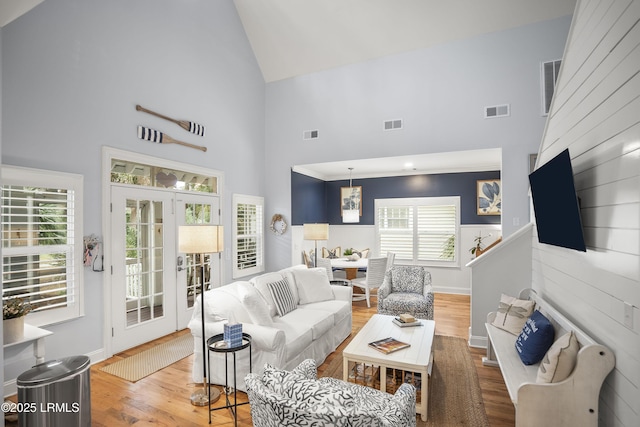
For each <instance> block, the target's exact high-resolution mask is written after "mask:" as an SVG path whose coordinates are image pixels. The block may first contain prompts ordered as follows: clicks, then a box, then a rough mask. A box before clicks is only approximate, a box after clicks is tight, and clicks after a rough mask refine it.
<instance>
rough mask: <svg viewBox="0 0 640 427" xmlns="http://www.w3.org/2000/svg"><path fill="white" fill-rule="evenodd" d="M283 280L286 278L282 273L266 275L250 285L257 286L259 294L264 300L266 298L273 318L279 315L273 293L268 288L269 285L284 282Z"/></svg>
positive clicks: (253, 280)
mask: <svg viewBox="0 0 640 427" xmlns="http://www.w3.org/2000/svg"><path fill="white" fill-rule="evenodd" d="M283 278H284V276H283V275H282V274H280V273H265V274H262V275H260V276H257V277H254V278H253V279H251V280H250V283H252V284H253V286H255V288H256V289H257V290H258V292H260V295H262V298H264V300H265V301H266V302H267V305H268V306H269V315H270V316H271V317H273V316H275V315H276V314H278V311H277V309H276V304H275V303H274V301H273V297H272V296H271V292H270V291H269V288H268V287H267V284H268V283H273V282H277V281H279V280H282V279H283Z"/></svg>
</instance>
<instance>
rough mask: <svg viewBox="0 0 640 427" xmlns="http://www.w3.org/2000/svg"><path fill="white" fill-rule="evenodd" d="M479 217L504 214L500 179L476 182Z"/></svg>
mask: <svg viewBox="0 0 640 427" xmlns="http://www.w3.org/2000/svg"><path fill="white" fill-rule="evenodd" d="M476 191H477V200H478V215H501V214H502V186H501V184H500V180H499V179H482V180H478V181H476Z"/></svg>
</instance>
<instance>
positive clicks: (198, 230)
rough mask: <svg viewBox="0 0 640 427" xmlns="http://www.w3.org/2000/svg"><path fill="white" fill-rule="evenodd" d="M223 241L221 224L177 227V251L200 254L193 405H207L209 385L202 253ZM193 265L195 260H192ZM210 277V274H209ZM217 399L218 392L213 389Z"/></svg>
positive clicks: (220, 247)
mask: <svg viewBox="0 0 640 427" xmlns="http://www.w3.org/2000/svg"><path fill="white" fill-rule="evenodd" d="M223 242H224V230H223V227H222V226H221V225H209V224H205V225H182V226H180V227H179V228H178V251H179V252H183V253H185V254H186V253H192V254H200V260H201V264H202V265H201V266H200V317H201V322H202V369H203V371H204V372H203V374H204V375H203V383H202V385H203V387H202V389H201V390H196V391H195V392H194V393H193V394H192V395H191V404H192V405H195V406H207V405H208V404H209V400H210V394H209V393H210V392H211V386H210V384H209V382H208V381H207V364H206V362H205V360H206V355H207V343H206V336H205V331H204V291H205V288H204V255H205V254H210V253H217V252H222V250H223ZM194 265H195V262H194ZM210 277H212V276H210ZM215 391H216V393H217V397H215V398H213V399H211V400H217V399H218V398H219V397H220V392H218V390H215Z"/></svg>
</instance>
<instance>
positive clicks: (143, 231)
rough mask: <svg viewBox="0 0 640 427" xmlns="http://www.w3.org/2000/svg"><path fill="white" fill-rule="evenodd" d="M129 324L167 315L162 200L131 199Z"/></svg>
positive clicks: (127, 233) (128, 211)
mask: <svg viewBox="0 0 640 427" xmlns="http://www.w3.org/2000/svg"><path fill="white" fill-rule="evenodd" d="M125 215H126V227H125V240H126V273H125V278H126V285H127V292H126V307H127V308H126V325H127V326H128V327H129V326H134V325H136V324H139V323H142V322H147V321H150V320H153V319H156V318H158V317H162V316H164V293H163V292H164V286H163V285H164V284H163V275H162V271H163V269H164V265H163V252H164V249H163V247H162V237H163V228H162V202H156V201H151V200H132V199H127V203H126V209H125Z"/></svg>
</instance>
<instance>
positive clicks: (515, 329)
mask: <svg viewBox="0 0 640 427" xmlns="http://www.w3.org/2000/svg"><path fill="white" fill-rule="evenodd" d="M534 306H535V302H533V301H530V300H521V299H517V298H514V297H511V296H509V295H505V294H502V295H501V297H500V305H499V306H498V310H497V311H496V318H495V319H494V321H493V322H492V325H493V326H495V327H497V328H500V329H504V330H505V331H507V332H510V333H512V334H513V335H518V334H519V333H520V331H522V327H523V326H524V322H526V321H527V319H528V318H529V316H530V315H531V313H532V312H533V308H534Z"/></svg>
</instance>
